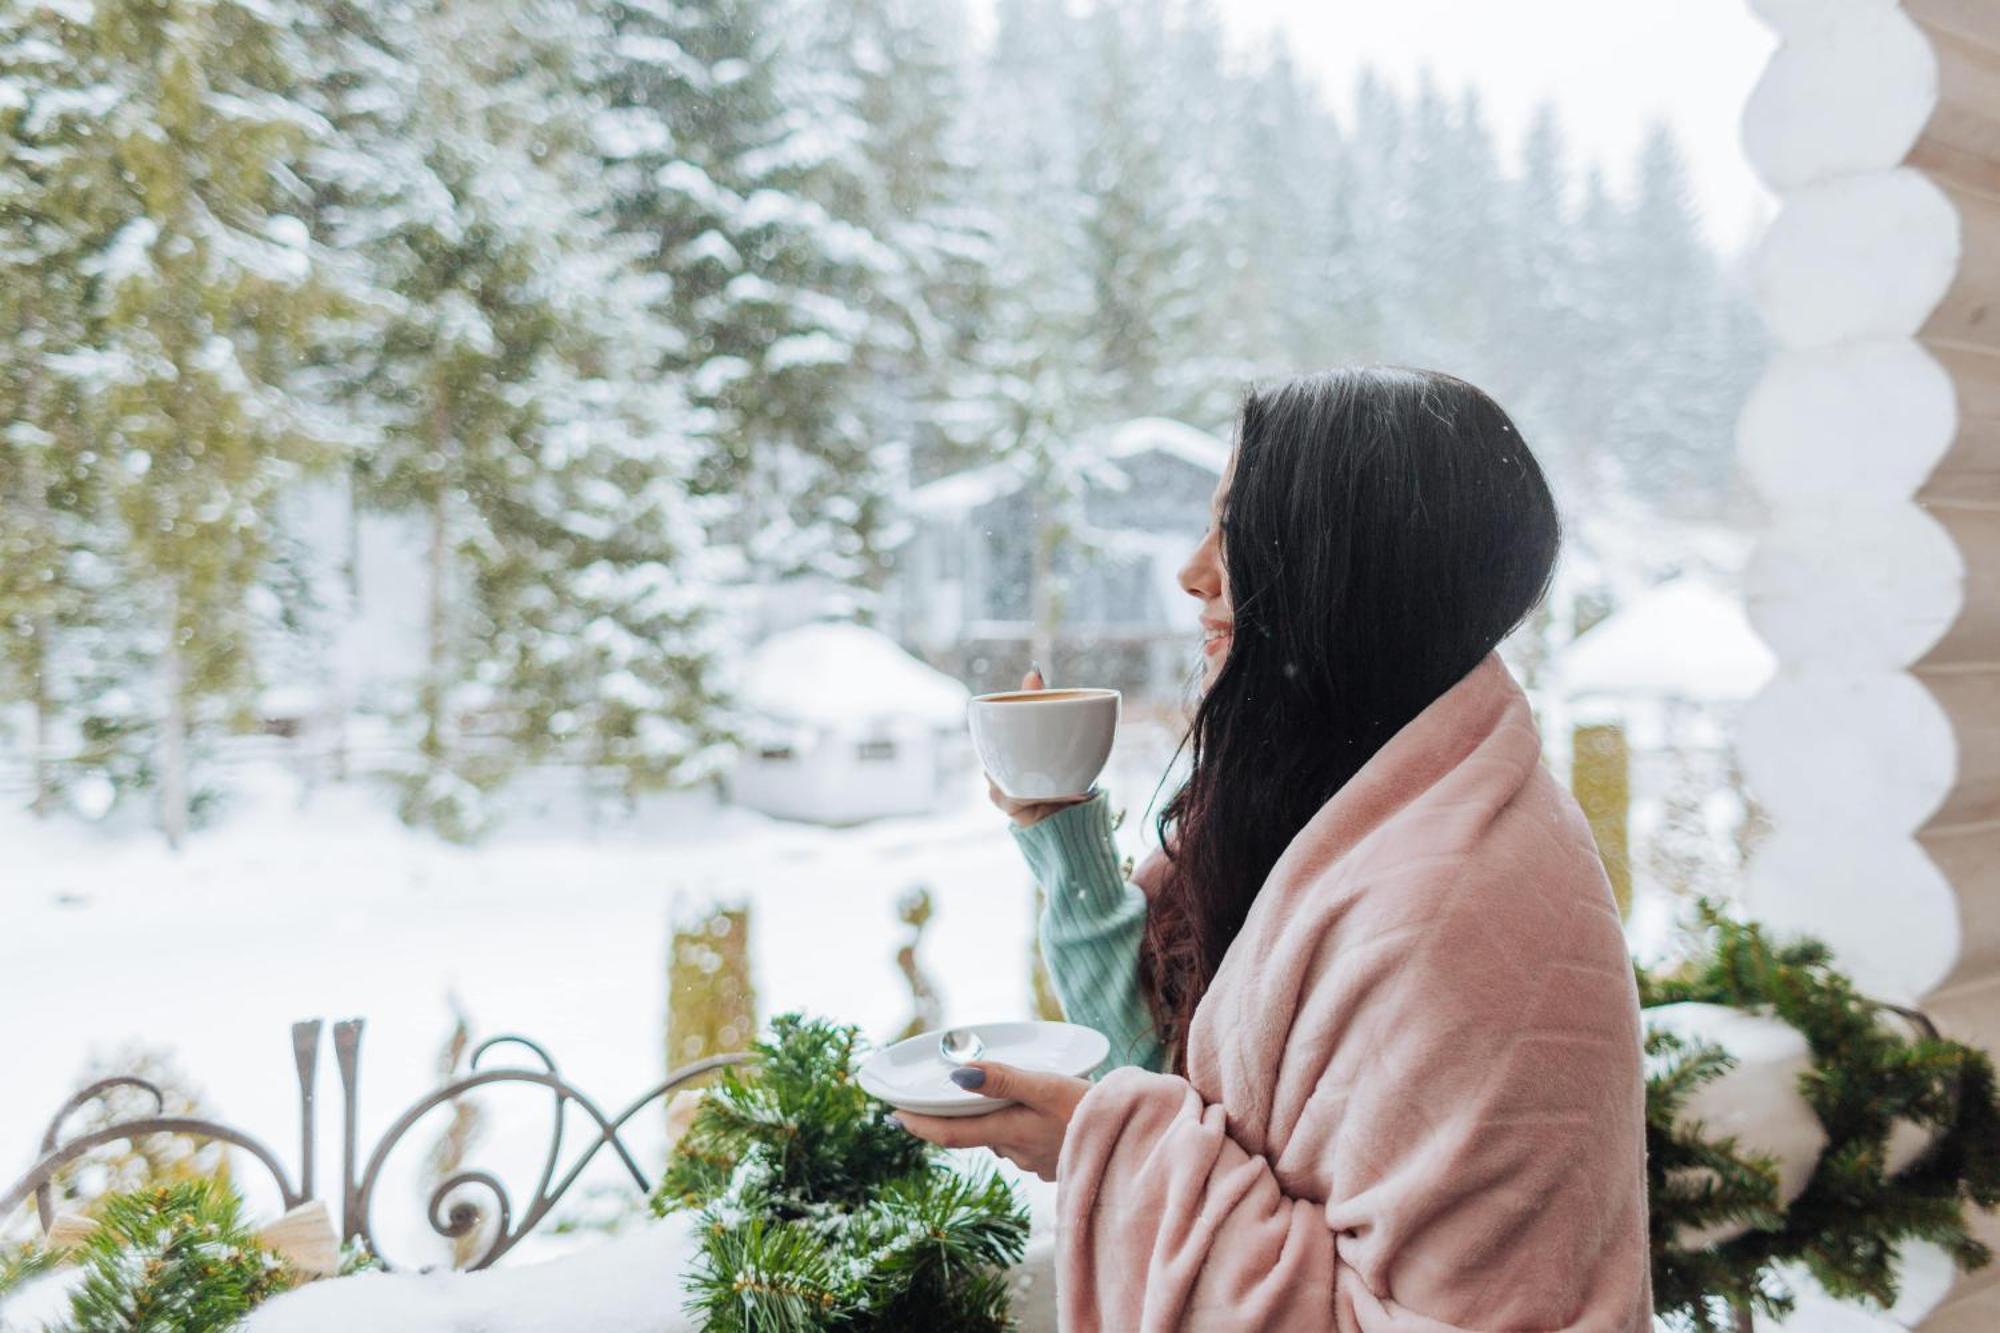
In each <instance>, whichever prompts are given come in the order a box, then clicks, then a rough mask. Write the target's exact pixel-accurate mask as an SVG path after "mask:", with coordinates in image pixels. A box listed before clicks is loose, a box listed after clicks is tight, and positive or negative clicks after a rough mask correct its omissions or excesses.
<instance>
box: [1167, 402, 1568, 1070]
mask: <svg viewBox="0 0 2000 1333" xmlns="http://www.w3.org/2000/svg"><path fill="white" fill-rule="evenodd" d="M1236 435H1237V438H1236V446H1235V460H1234V471H1233V473H1232V475H1231V478H1230V484H1229V488H1228V491H1227V493H1226V495H1225V496H1224V499H1223V504H1222V509H1221V514H1220V523H1221V529H1222V530H1221V551H1222V565H1223V569H1224V571H1225V574H1226V576H1227V579H1228V586H1229V596H1230V602H1231V611H1232V613H1233V615H1234V618H1235V632H1234V635H1233V637H1232V638H1231V641H1230V646H1229V651H1228V653H1227V655H1226V657H1225V658H1224V660H1223V663H1222V666H1221V668H1220V670H1219V671H1218V672H1217V673H1216V676H1215V678H1214V680H1213V681H1212V682H1210V684H1209V687H1208V689H1207V691H1206V692H1205V693H1204V694H1203V696H1202V698H1201V702H1200V705H1199V706H1198V707H1197V709H1196V711H1195V715H1194V719H1193V722H1192V724H1191V725H1190V726H1189V728H1188V732H1187V736H1186V738H1185V739H1184V740H1183V742H1182V745H1183V747H1184V748H1186V749H1187V750H1189V751H1190V753H1191V764H1190V768H1189V770H1188V777H1187V780H1186V782H1185V783H1184V784H1183V785H1182V786H1181V787H1180V788H1179V789H1178V790H1177V791H1176V792H1175V793H1174V794H1173V796H1172V797H1171V798H1170V799H1169V800H1168V801H1167V803H1166V805H1165V806H1164V807H1163V808H1162V809H1161V811H1160V814H1159V820H1158V825H1159V833H1160V838H1161V842H1162V844H1163V845H1165V846H1166V847H1167V849H1168V862H1167V869H1166V873H1165V875H1164V876H1163V879H1162V882H1161V884H1160V886H1159V889H1158V891H1157V892H1156V893H1155V895H1154V898H1153V902H1152V906H1151V909H1150V911H1149V912H1148V914H1147V921H1146V937H1145V944H1144V947H1143V949H1142V951H1141V979H1142V982H1143V984H1144V986H1145V989H1146V992H1147V997H1148V1002H1149V1004H1150V1006H1151V1009H1152V1012H1153V1018H1154V1021H1155V1024H1156V1025H1157V1027H1158V1029H1159V1035H1160V1037H1161V1039H1162V1040H1163V1041H1164V1042H1165V1044H1166V1047H1167V1049H1168V1050H1169V1051H1170V1052H1171V1055H1172V1059H1173V1065H1174V1067H1175V1068H1176V1069H1182V1070H1184V1068H1185V1060H1186V1038H1187V1027H1188V1022H1189V1020H1190V1019H1191V1018H1192V1017H1193V1014H1194V1009H1195V1005H1196V1004H1197V1003H1198V1002H1199V1001H1200V999H1201V996H1202V993H1203V992H1204V991H1205V990H1206V989H1207V987H1208V984H1209V982H1210V980H1212V979H1213V978H1214V976H1215V971H1216V969H1217V967H1219V966H1220V965H1221V963H1222V956H1223V953H1224V952H1225V951H1226V950H1227V949H1228V948H1229V944H1230V941H1231V940H1233V939H1235V938H1236V934H1237V932H1238V931H1240V930H1241V929H1242V928H1243V920H1244V918H1245V917H1246V916H1247V915H1248V914H1249V911H1250V904H1251V902H1252V901H1253V900H1254V899H1255V898H1256V896H1257V891H1258V889H1259V888H1261V887H1262V885H1263V883H1264V880H1265V877H1266V876H1267V875H1268V874H1269V873H1270V870H1271V866H1272V864H1273V863H1274V862H1276V860H1277V859H1278V855H1279V853H1281V852H1282V851H1283V850H1284V849H1285V846H1286V844H1287V843H1289V842H1290V841H1291V840H1292V838H1293V836H1294V835H1296V834H1297V833H1298V831H1299V830H1300V829H1301V828H1302V827H1304V825H1305V823H1306V821H1307V820H1308V819H1310V818H1311V817H1312V816H1313V815H1314V814H1315V813H1316V812H1317V811H1318V810H1319V809H1320V807H1321V806H1323V805H1324V804H1325V803H1326V802H1327V801H1328V800H1329V799H1330V798H1331V797H1332V796H1333V794H1334V793H1335V792H1337V791H1339V790H1340V788H1341V787H1342V786H1343V785H1345V784H1346V782H1347V781H1348V779H1350V778H1352V777H1353V776H1354V774H1355V773H1356V772H1357V771H1358V770H1359V769H1360V768H1361V766H1362V765H1363V764H1365V763H1367V762H1368V760H1369V758H1370V757H1371V756H1373V755H1374V754H1375V752H1376V751H1377V750H1379V749H1381V748H1382V746H1383V744H1384V743H1385V742H1387V741H1388V739H1389V738H1390V737H1391V736H1393V735H1395V734H1396V732H1397V731H1398V730H1399V729H1401V728H1402V727H1403V726H1404V724H1406V723H1408V722H1409V721H1410V720H1411V719H1412V718H1414V717H1416V715H1417V714H1418V713H1420V712H1422V711H1423V709H1424V708H1425V706H1426V705H1428V704H1429V703H1430V702H1431V701H1432V700H1434V699H1436V698H1437V697H1438V696H1439V695H1441V694H1443V693H1444V692H1445V691H1446V690H1448V689H1449V688H1451V686H1452V685H1454V684H1456V683H1457V682H1458V681H1459V680H1461V679H1463V678H1464V677H1465V675H1466V674H1467V673H1468V672H1470V671H1471V670H1472V668H1473V667H1475V666H1477V665H1478V664H1479V663H1480V661H1481V660H1482V659H1483V658H1484V657H1485V656H1486V654H1487V653H1488V652H1490V651H1491V650H1492V649H1493V648H1494V646H1495V645H1497V644H1498V643H1499V642H1500V640H1502V639H1503V638H1505V637H1506V636H1507V635H1508V634H1509V633H1510V632H1511V631H1512V630H1513V629H1514V627H1515V626H1516V625H1518V624H1520V623H1521V621H1522V620H1523V619H1524V618H1525V617H1526V616H1527V614H1528V613H1529V612H1530V611H1531V610H1533V609H1534V607H1535V605H1536V603H1538V602H1539V601H1540V600H1541V599H1542V597H1543V596H1544V595H1546V593H1547V591H1548V585H1549V580H1550V578H1551V576H1552V574H1553V571H1554V568H1555V559H1556V550H1557V547H1558V545H1559V544H1560V541H1561V526H1560V523H1559V521H1558V519H1557V516H1556V508H1555V502H1554V500H1553V499H1552V497H1551V496H1550V494H1549V487H1548V483H1547V481H1546V480H1545V479H1544V478H1543V476H1542V470H1541V467H1540V466H1539V465H1538V464H1537V463H1536V462H1535V458H1534V455H1533V454H1531V453H1529V452H1528V447H1527V445H1526V443H1524V442H1523V441H1522V439H1521V435H1520V432H1519V431H1517V430H1516V429H1515V427H1514V423H1513V422H1512V421H1510V420H1509V419H1508V417H1507V414H1506V413H1505V412H1503V411H1502V410H1501V409H1500V406H1499V405H1498V404H1497V403H1495V402H1494V401H1493V400H1492V399H1491V398H1489V397H1487V396H1486V395H1485V394H1484V393H1482V392H1481V391H1480V390H1478V389H1477V388H1474V387H1473V386H1472V385H1470V384H1467V383H1466V382H1465V381H1464V380H1461V379H1456V378H1454V377H1452V376H1450V375H1444V374H1440V373H1438V372H1436V371H1429V370H1410V369H1404V368H1401V367H1389V366H1367V367H1357V368H1349V369H1341V370H1334V371H1328V372H1325V373H1323V374H1317V375H1310V376H1304V377H1301V378H1298V379H1293V380H1290V381H1287V382H1285V383H1282V384H1278V385H1276V386H1272V387H1265V388H1252V389H1251V390H1250V391H1249V392H1248V393H1246V394H1245V395H1244V398H1243V406H1242V410H1241V412H1240V414H1239V416H1238V419H1237V431H1236Z"/></svg>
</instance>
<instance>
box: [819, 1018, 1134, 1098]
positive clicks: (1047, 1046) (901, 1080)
mask: <svg viewBox="0 0 2000 1333" xmlns="http://www.w3.org/2000/svg"><path fill="white" fill-rule="evenodd" d="M960 1026H966V1027H970V1028H971V1030H972V1031H974V1032H977V1033H978V1034H979V1037H980V1040H982V1041H984V1042H985V1043H986V1049H985V1051H983V1052H982V1053H981V1054H980V1056H979V1058H980V1060H981V1061H987V1060H991V1061H993V1062H995V1063H997V1064H1003V1065H1013V1066H1014V1067H1015V1068H1017V1069H1034V1070H1039V1071H1041V1072H1043V1073H1047V1074H1062V1075H1065V1076H1067V1077H1069V1078H1082V1077H1083V1076H1084V1075H1085V1074H1088V1073H1089V1072H1090V1071H1091V1070H1093V1069H1095V1068H1097V1067H1098V1066H1099V1065H1101V1064H1103V1063H1104V1057H1105V1056H1107V1055H1109V1054H1110V1053H1111V1042H1110V1040H1109V1039H1108V1038H1107V1037H1106V1036H1105V1035H1104V1034H1103V1033H1102V1032H1099V1031H1098V1030H1097V1029H1096V1028H1087V1027H1084V1026H1082V1025H1081V1024H1077V1023H1046V1022H1023V1023H972V1024H962V1025H960ZM946 1031H948V1029H946V1028H939V1029H937V1030H936V1031H934V1032H921V1033H918V1034H917V1035H916V1036H914V1037H908V1038H905V1039H904V1040H902V1041H899V1042H897V1043H896V1044H895V1045H894V1046H885V1047H884V1048H882V1049H881V1050H879V1051H877V1052H875V1054H873V1055H871V1056H869V1057H868V1058H867V1059H866V1060H864V1061H862V1064H861V1068H860V1069H859V1070H857V1071H856V1072H855V1076H854V1077H855V1081H856V1082H858V1083H860V1084H861V1087H862V1090H863V1091H864V1092H866V1093H868V1094H869V1095H870V1096H872V1097H879V1098H880V1099H882V1100H883V1101H885V1102H887V1103H889V1105H891V1106H893V1107H895V1108H896V1109H897V1110H899V1111H914V1112H916V1113H917V1114H918V1115H949V1116H961V1115H986V1114H987V1113H988V1112H991V1111H997V1110H999V1109H1000V1108H1001V1107H1003V1106H1012V1105H1013V1104H1014V1103H1013V1102H1012V1101H1011V1100H1008V1099H1007V1098H1003V1097H982V1096H980V1095H979V1094H978V1093H976V1092H968V1091H966V1090H965V1089H964V1088H961V1087H959V1086H958V1085H957V1084H956V1083H953V1082H952V1081H951V1078H950V1075H951V1071H952V1070H954V1069H956V1068H958V1066H957V1065H954V1064H953V1063H951V1062H950V1061H949V1060H947V1059H945V1058H944V1057H943V1056H942V1055H940V1054H938V1038H939V1037H942V1036H943V1035H944V1034H945V1032H946Z"/></svg>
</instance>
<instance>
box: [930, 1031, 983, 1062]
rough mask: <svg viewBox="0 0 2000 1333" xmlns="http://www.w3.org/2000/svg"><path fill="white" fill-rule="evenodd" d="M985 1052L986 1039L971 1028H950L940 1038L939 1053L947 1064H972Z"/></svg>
mask: <svg viewBox="0 0 2000 1333" xmlns="http://www.w3.org/2000/svg"><path fill="white" fill-rule="evenodd" d="M985 1053H986V1041H985V1039H984V1038H983V1037H981V1036H980V1035H979V1034H978V1033H977V1032H974V1031H973V1030H972V1029H971V1028H948V1029H946V1031H945V1034H944V1035H943V1036H942V1037H939V1038H938V1054H939V1055H941V1056H943V1057H944V1058H945V1063H947V1064H954V1065H963V1064H970V1063H972V1061H974V1060H977V1059H978V1058H979V1057H980V1056H982V1055H984V1054H985Z"/></svg>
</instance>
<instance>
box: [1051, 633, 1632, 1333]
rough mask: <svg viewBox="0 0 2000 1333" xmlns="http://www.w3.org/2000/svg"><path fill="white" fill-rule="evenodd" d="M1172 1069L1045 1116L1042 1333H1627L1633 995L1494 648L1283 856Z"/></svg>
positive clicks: (1135, 1077) (1561, 798)
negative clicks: (1054, 1290) (1054, 1267)
mask: <svg viewBox="0 0 2000 1333" xmlns="http://www.w3.org/2000/svg"><path fill="white" fill-rule="evenodd" d="M1162 868H1163V863H1162V862H1161V861H1160V859H1159V854H1158V853H1155V854H1154V856H1153V857H1152V858H1150V859H1149V861H1148V863H1147V864H1146V865H1145V866H1144V867H1142V869H1141V872H1140V875H1139V876H1138V879H1139V881H1140V883H1141V885H1142V887H1145V888H1146V889H1147V890H1148V891H1149V892H1151V891H1154V890H1156V889H1157V885H1158V875H1159V872H1160V870H1161V869H1162ZM1187 1068H1188V1077H1186V1078H1180V1077H1175V1076H1171V1075H1165V1074H1155V1073H1150V1072H1147V1071H1144V1070H1140V1069H1136V1068H1127V1069H1119V1070H1115V1071H1113V1072H1112V1073H1110V1074H1107V1075H1106V1076H1105V1077H1104V1078H1103V1079H1102V1080H1101V1081H1100V1082H1098V1083H1097V1084H1096V1085H1095V1086H1093V1087H1092V1088H1091V1090H1090V1091H1089V1093H1088V1094H1086V1095H1085V1097H1084V1098H1083V1101H1082V1102H1081V1103H1080V1104H1079V1105H1078V1106H1077V1108H1076V1115H1075V1118H1074V1119H1073V1120H1072V1121H1071V1122H1070V1127H1069V1133H1068V1136H1067V1138H1066V1139H1065V1140H1064V1143H1063V1148H1062V1156H1061V1161H1060V1165H1059V1168H1058V1182H1059V1184H1058V1196H1057V1219H1058V1220H1057V1227H1058V1231H1057V1238H1058V1261H1057V1262H1058V1283H1059V1299H1060V1304H1061V1310H1062V1324H1063V1328H1064V1329H1066V1330H1069V1333H1094V1331H1095V1330H1106V1331H1107V1333H1126V1331H1127V1330H1142V1331H1150V1330H1168V1329H1191V1330H1206V1329H1229V1330H1239V1329H1241V1330H1248V1329H1257V1330H1289V1329H1299V1330H1306V1329H1315V1330H1318V1329H1336V1330H1340V1331H1341V1333H1391V1331H1392V1330H1393V1331H1394V1333H1454V1331H1457V1330H1473V1329H1478V1330H1503V1329H1505V1330H1526V1329H1536V1330H1558V1329H1559V1330H1575V1331H1576V1333H1585V1331H1586V1330H1587V1331H1588V1333H1641V1331H1642V1330H1645V1329H1647V1328H1648V1327H1649V1325H1650V1322H1651V1319H1650V1309H1651V1303H1652V1302H1651V1293H1650V1284H1649V1278H1648V1258H1647V1243H1646V1182H1645V1085H1644V1074H1643V1070H1642V1067H1641V1052H1640V1030H1639V1005H1638V994H1637V991H1636V989H1635V986H1634V983H1633V977H1632V968H1631V964H1630V962H1629V960H1628V959H1627V956H1626V951H1625V942H1624V937H1623V935H1622V933H1621V932H1620V929H1619V920H1618V912H1617V909H1616V906H1615V905H1614V903H1613V900H1612V896H1611V888H1610V885H1609V883H1608V882H1607V881H1606V879H1605V875H1604V870H1603V866H1602V864H1601V863H1600V861H1599V859H1598V855H1597V849H1596V846H1595V844H1594V843H1593V841H1592V839H1591V835H1590V828H1589V826H1588V824H1586V823H1585V821H1584V818H1583V814H1582V812H1581V811H1579V810H1578V809H1577V807H1576V803H1575V802H1574V801H1573V800H1572V799H1571V798H1570V796H1569V794H1568V793H1567V792H1566V791H1564V790H1563V789H1562V787H1561V786H1560V785H1559V784H1558V783H1557V782H1556V781H1555V779H1554V778H1553V777H1552V776H1551V775H1550V774H1549V772H1548V770H1547V769H1546V768H1545V767H1543V765H1542V763H1541V739H1540V736H1539V735H1538V734H1537V732H1536V730H1535V724H1534V719H1533V717H1532V715H1531V714H1530V711H1529V708H1528V701H1527V698H1526V696H1524V695H1523V694H1522V692H1521V689H1520V687H1519V685H1517V684H1516V683H1515V681H1514V679H1513V677H1512V676H1511V675H1509V674H1508V671H1507V668H1506V666H1505V665H1504V664H1503V663H1502V662H1501V660H1500V658H1499V656H1498V655H1497V654H1489V655H1488V656H1487V657H1486V658H1485V660H1484V661H1482V662H1481V663H1480V664H1479V665H1478V666H1477V667H1475V668H1474V669H1473V670H1472V671H1471V672H1470V673H1469V674H1468V675H1467V676H1466V677H1465V678H1464V679H1463V680H1461V681H1460V682H1459V683H1458V684H1456V685H1454V686H1453V687H1452V688H1451V689H1450V690H1448V691H1447V692H1446V693H1445V694H1444V695H1442V696H1441V697H1439V698H1438V699H1437V700H1436V701H1434V702H1433V703H1432V704H1431V705H1430V706H1429V707H1428V708H1426V709H1425V710H1424V711H1423V712H1422V713H1421V714H1420V715H1418V717H1417V718H1416V719H1415V720H1414V721H1412V722H1411V723H1410V724H1409V725H1408V726H1406V727H1404V728H1403V729H1402V730H1401V731H1400V732H1398V733H1397V734H1396V736H1395V737H1394V738H1393V739H1391V740H1390V742H1389V743H1388V744H1387V745H1385V746H1384V747H1383V748H1382V750H1381V751H1380V752H1379V753H1377V754H1376V755H1375V757H1374V758H1373V759H1371V760H1370V761H1369V762H1368V763H1367V764H1366V765H1365V766H1364V767H1363V768H1362V770H1361V772H1360V773H1359V774H1357V775H1356V776H1355V778H1354V779H1353V780H1352V781H1351V782H1349V783H1348V784H1347V785H1346V787H1344V788H1343V789H1342V790H1341V791H1340V792H1339V793H1338V794H1337V795H1335V796H1334V798H1333V799H1332V800H1330V801H1328V802H1327V804H1326V805H1325V806H1324V807H1323V808H1322V809H1321V810H1320V811H1319V812H1318V813H1317V814H1316V815H1314V816H1313V818H1312V819H1311V821H1309V822H1308V823H1307V824H1306V826H1305V827H1304V828H1303V829H1301V830H1300V831H1299V833H1298V836H1297V837H1295V838H1294V839H1293V840H1292V842H1291V844H1290V846H1288V847H1287V848H1286V850H1285V853H1284V855H1283V856H1282V857H1280V858H1279V860H1278V863H1277V864H1276V865H1275V866H1273V867H1272V870H1271V875H1270V878H1269V879H1268V880H1267V881H1266V883H1265V885H1264V887H1263V890H1262V892H1261V893H1260V894H1259V895H1258V897H1257V901H1256V904H1255V906H1254V907H1253V908H1252V909H1251V912H1250V916H1249V919H1248V920H1247V921H1246V922H1245V923H1244V927H1243V931H1242V934H1241V935H1239V936H1238V937H1237V939H1236V941H1235V943H1234V944H1232V945H1231V946H1230V949H1229V952H1228V955H1227V956H1226V957H1225V958H1224V960H1223V963H1222V967H1221V970H1220V971H1219V972H1218V973H1217V975H1216V978H1215V981H1214V983H1213V985H1211V987H1210V988H1209V990H1208V992H1207V994H1206V995H1205V996H1204V997H1203V999H1202V1002H1201V1005H1200V1007H1199V1009H1197V1010H1196V1012H1195V1015H1194V1021H1193V1024H1192V1026H1191V1028H1190V1030H1189V1034H1188V1056H1187Z"/></svg>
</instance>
